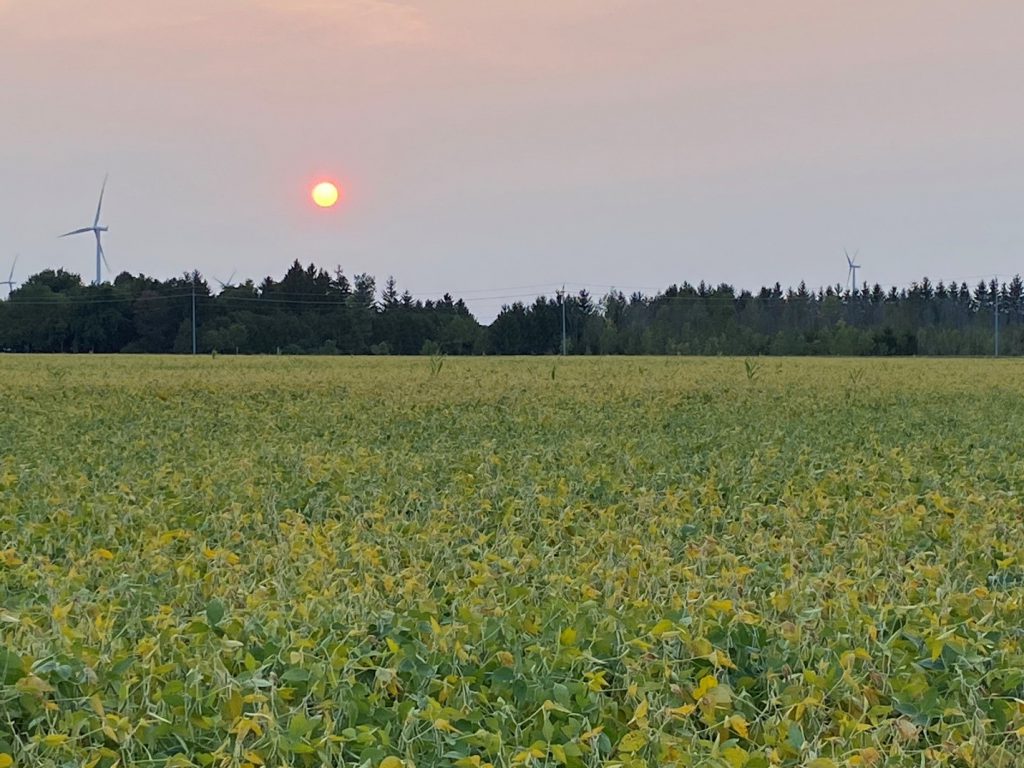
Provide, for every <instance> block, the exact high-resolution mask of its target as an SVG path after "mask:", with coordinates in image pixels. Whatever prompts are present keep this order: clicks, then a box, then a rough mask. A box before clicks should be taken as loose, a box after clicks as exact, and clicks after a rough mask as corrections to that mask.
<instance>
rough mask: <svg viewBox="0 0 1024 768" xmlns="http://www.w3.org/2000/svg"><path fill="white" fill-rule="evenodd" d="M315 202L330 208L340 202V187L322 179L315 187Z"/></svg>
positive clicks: (322, 206)
mask: <svg viewBox="0 0 1024 768" xmlns="http://www.w3.org/2000/svg"><path fill="white" fill-rule="evenodd" d="M313 202H314V203H316V204H317V205H319V206H320V207H321V208H330V207H332V206H333V205H334V204H335V203H337V202H338V187H337V186H335V185H334V184H332V183H331V182H329V181H321V182H320V183H319V184H317V185H316V186H315V187H313Z"/></svg>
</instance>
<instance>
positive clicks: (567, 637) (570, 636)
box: [558, 627, 576, 645]
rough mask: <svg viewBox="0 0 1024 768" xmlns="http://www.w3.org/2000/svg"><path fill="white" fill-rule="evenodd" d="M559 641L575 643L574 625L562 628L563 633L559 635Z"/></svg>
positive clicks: (565, 643)
mask: <svg viewBox="0 0 1024 768" xmlns="http://www.w3.org/2000/svg"><path fill="white" fill-rule="evenodd" d="M558 642H559V643H561V644H562V645H575V644H576V630H575V629H573V628H572V627H566V628H565V629H563V630H562V634H561V635H559V636H558Z"/></svg>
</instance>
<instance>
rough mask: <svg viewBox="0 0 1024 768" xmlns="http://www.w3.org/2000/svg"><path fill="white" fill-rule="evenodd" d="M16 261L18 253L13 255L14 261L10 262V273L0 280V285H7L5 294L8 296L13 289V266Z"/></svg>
mask: <svg viewBox="0 0 1024 768" xmlns="http://www.w3.org/2000/svg"><path fill="white" fill-rule="evenodd" d="M17 263H18V255H17V254H15V255H14V261H13V262H12V263H11V274H9V275H8V276H7V279H6V280H0V285H6V286H7V296H8V297H10V295H11V291H13V290H14V267H15V265H17Z"/></svg>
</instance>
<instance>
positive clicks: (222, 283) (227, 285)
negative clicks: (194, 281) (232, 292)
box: [213, 269, 238, 291]
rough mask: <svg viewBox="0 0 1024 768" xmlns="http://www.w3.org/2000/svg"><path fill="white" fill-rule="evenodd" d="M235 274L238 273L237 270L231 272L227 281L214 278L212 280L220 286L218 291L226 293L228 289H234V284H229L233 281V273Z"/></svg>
mask: <svg viewBox="0 0 1024 768" xmlns="http://www.w3.org/2000/svg"><path fill="white" fill-rule="evenodd" d="M236 272H238V270H237V269H233V270H231V277H229V278H228V279H227V280H221V279H220V278H219V277H214V278H213V279H214V280H216V281H217V282H218V283H219V284H220V289H221V290H222V291H226V290H227V289H228V288H234V287H235V284H234V283H233V282H231V281H232V280H234V279H235V273H236Z"/></svg>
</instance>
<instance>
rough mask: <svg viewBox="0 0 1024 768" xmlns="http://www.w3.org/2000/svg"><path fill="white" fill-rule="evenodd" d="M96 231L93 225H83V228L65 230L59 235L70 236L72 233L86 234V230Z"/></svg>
mask: <svg viewBox="0 0 1024 768" xmlns="http://www.w3.org/2000/svg"><path fill="white" fill-rule="evenodd" d="M94 231H95V230H94V229H93V227H82V228H81V229H75V230H72V231H71V232H65V233H64V234H63V235H59V237H70V236H71V235H84V234H85V233H86V232H94Z"/></svg>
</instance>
